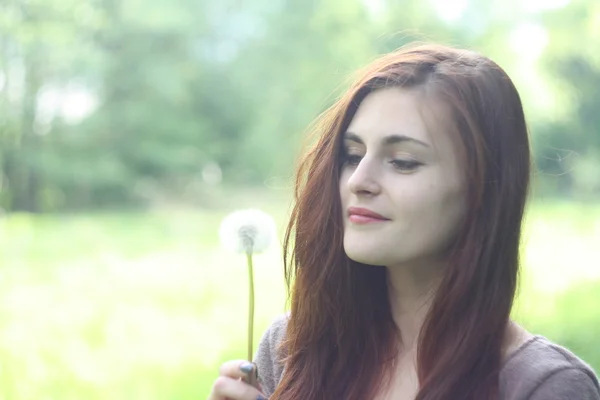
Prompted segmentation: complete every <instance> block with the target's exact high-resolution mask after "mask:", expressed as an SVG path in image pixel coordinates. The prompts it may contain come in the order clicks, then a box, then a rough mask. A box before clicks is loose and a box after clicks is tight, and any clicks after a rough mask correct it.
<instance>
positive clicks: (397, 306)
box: [387, 263, 441, 354]
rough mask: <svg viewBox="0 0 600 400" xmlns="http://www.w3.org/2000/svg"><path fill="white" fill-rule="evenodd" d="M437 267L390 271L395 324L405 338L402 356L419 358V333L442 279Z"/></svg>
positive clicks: (429, 266)
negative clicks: (414, 355) (408, 354)
mask: <svg viewBox="0 0 600 400" xmlns="http://www.w3.org/2000/svg"><path fill="white" fill-rule="evenodd" d="M440 271H441V268H440V265H437V263H435V264H433V263H430V264H428V265H421V266H413V267H407V266H398V267H393V268H391V267H390V268H388V269H387V281H388V288H389V299H390V306H391V310H392V316H393V318H394V322H395V323H396V325H397V326H398V329H399V330H400V334H401V337H402V353H407V352H408V353H414V354H416V349H417V343H418V341H419V333H420V331H421V327H422V326H423V322H424V321H425V318H426V317H427V313H428V312H429V309H430V307H431V303H432V301H433V297H434V295H435V291H436V289H437V287H438V285H439V281H440V278H441V272H440Z"/></svg>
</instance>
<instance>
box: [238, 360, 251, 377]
mask: <svg viewBox="0 0 600 400" xmlns="http://www.w3.org/2000/svg"><path fill="white" fill-rule="evenodd" d="M253 369H254V365H252V363H249V362H247V361H245V362H243V363H242V364H241V365H240V370H241V371H242V372H243V373H245V374H249V373H250V372H252V370H253Z"/></svg>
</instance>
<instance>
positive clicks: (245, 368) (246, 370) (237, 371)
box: [219, 360, 255, 379]
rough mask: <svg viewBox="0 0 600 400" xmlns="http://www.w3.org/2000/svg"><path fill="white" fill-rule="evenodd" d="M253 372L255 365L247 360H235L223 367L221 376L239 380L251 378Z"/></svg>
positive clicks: (220, 372)
mask: <svg viewBox="0 0 600 400" xmlns="http://www.w3.org/2000/svg"><path fill="white" fill-rule="evenodd" d="M253 371H255V366H254V364H252V363H250V362H248V361H246V360H233V361H227V362H225V363H223V364H222V365H221V368H220V369H219V375H221V376H228V377H230V378H236V379H239V378H246V377H248V376H250V375H251V373H252V372H253Z"/></svg>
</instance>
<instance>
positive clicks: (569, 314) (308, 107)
mask: <svg viewBox="0 0 600 400" xmlns="http://www.w3.org/2000/svg"><path fill="white" fill-rule="evenodd" d="M413 40H432V41H439V42H442V43H445V44H451V45H457V46H464V47H468V48H471V49H475V50H478V51H480V52H483V53H484V54H486V55H488V56H490V57H491V58H493V59H494V60H496V61H497V62H498V63H499V64H500V65H501V66H503V67H504V68H505V69H506V70H507V72H508V73H509V75H510V76H511V77H512V78H513V79H514V81H515V83H516V85H517V87H518V88H519V90H520V92H521V95H522V98H523V100H524V103H525V107H526V112H527V116H528V120H529V123H530V128H531V135H532V143H533V148H534V152H535V160H536V174H535V178H534V181H535V188H534V190H533V196H532V199H531V203H530V207H529V209H528V212H527V223H526V234H525V240H524V242H523V246H524V254H525V256H524V258H523V266H524V268H523V273H522V281H521V290H520V295H519V298H518V302H517V307H516V309H515V318H517V319H518V321H520V322H521V323H522V324H523V325H525V326H526V327H528V328H529V329H531V330H532V331H534V332H536V333H539V334H543V335H545V336H547V337H549V338H550V339H552V340H555V341H557V342H559V343H561V344H563V345H565V346H567V347H569V348H570V349H572V350H573V351H575V352H576V353H577V354H578V355H579V356H581V357H582V358H583V359H584V360H586V361H587V362H589V363H590V364H591V365H593V366H594V367H595V368H596V370H600V346H598V338H599V337H600V90H599V88H600V2H598V1H597V0H518V1H517V0H396V1H393V0H319V1H316V0H247V1H243V0H219V1H212V0H146V1H140V0H0V168H1V169H0V206H1V210H2V211H1V215H0V247H1V250H0V399H2V400H32V399H35V400H40V399H41V400H81V399H86V400H94V399H111V400H119V399H127V400H137V399H139V400H151V399H152V400H154V399H182V400H188V399H189V400H191V399H204V398H206V396H207V394H208V392H209V390H210V386H211V383H212V381H213V380H214V378H215V377H216V376H217V369H218V366H219V365H220V363H221V362H223V361H225V360H228V359H232V358H244V356H245V346H246V343H245V337H246V332H245V329H246V296H247V276H246V266H245V258H244V257H243V256H238V255H235V254H229V253H227V252H226V251H224V250H222V249H221V247H220V245H219V243H218V227H219V223H220V221H221V219H222V218H223V217H224V216H225V215H227V214H228V213H229V212H231V211H233V210H236V209H240V208H248V207H255V208H260V209H262V210H264V211H266V212H268V213H270V214H271V215H273V216H274V218H275V219H276V221H277V225H278V228H279V232H280V237H281V233H282V231H283V229H284V227H285V224H286V217H287V215H288V214H289V211H290V205H291V200H292V197H291V189H292V183H291V182H292V180H291V176H292V171H293V168H294V166H295V162H296V160H297V158H298V155H299V154H300V151H301V149H302V144H303V142H305V140H304V133H305V131H306V128H307V126H308V125H309V123H310V121H311V120H313V119H314V118H315V117H316V116H317V115H318V114H319V113H320V112H321V111H323V110H324V109H325V108H326V107H327V106H328V105H329V104H331V103H332V101H333V100H334V99H335V96H336V95H337V94H339V93H340V92H341V91H342V90H343V89H344V88H345V87H346V85H347V83H348V79H347V78H348V76H349V74H350V73H351V72H352V71H354V70H355V69H357V68H358V67H361V66H363V65H364V64H366V63H368V62H369V61H370V60H372V59H373V58H374V57H376V56H377V55H378V54H381V53H384V52H387V51H390V50H393V49H395V48H397V47H399V46H401V45H403V44H405V43H407V42H410V41H413ZM280 241H281V240H280ZM280 241H279V242H280ZM255 272H256V277H255V281H256V285H257V310H256V334H255V337H256V342H258V340H259V339H260V336H261V334H262V332H263V331H264V329H265V328H266V327H267V326H268V324H269V323H270V322H271V321H272V319H273V318H275V316H277V315H279V314H281V313H282V312H284V310H285V309H286V294H285V289H284V284H283V274H282V261H281V246H280V243H276V244H275V245H274V246H273V247H271V249H270V250H269V251H268V252H266V253H265V254H262V255H258V256H256V258H255Z"/></svg>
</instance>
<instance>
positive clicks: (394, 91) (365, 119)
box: [347, 87, 456, 152]
mask: <svg viewBox="0 0 600 400" xmlns="http://www.w3.org/2000/svg"><path fill="white" fill-rule="evenodd" d="M451 126H453V123H452V121H451V118H450V114H449V112H447V110H446V107H444V106H443V105H441V104H439V102H437V101H433V100H430V99H428V98H426V97H425V96H424V95H423V93H422V92H420V91H419V90H418V89H403V88H397V87H392V88H386V89H381V90H377V91H375V92H372V93H370V94H369V95H367V96H366V97H365V98H364V100H363V101H362V102H361V103H360V105H359V107H358V110H357V111H356V114H355V115H354V117H353V118H352V121H351V122H350V125H349V126H348V129H347V131H348V132H352V133H354V134H356V135H358V136H359V137H360V138H361V139H362V140H363V141H364V142H365V144H366V145H369V143H370V142H371V143H372V144H375V143H377V142H379V139H380V138H382V137H385V136H387V135H390V134H400V135H404V136H408V137H410V138H414V139H417V140H419V141H422V142H425V143H427V144H428V145H429V146H430V147H432V148H433V149H434V150H435V151H436V152H448V151H450V152H453V151H454V149H455V148H456V144H455V143H453V142H454V140H453V138H452V136H455V135H452V134H451Z"/></svg>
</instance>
